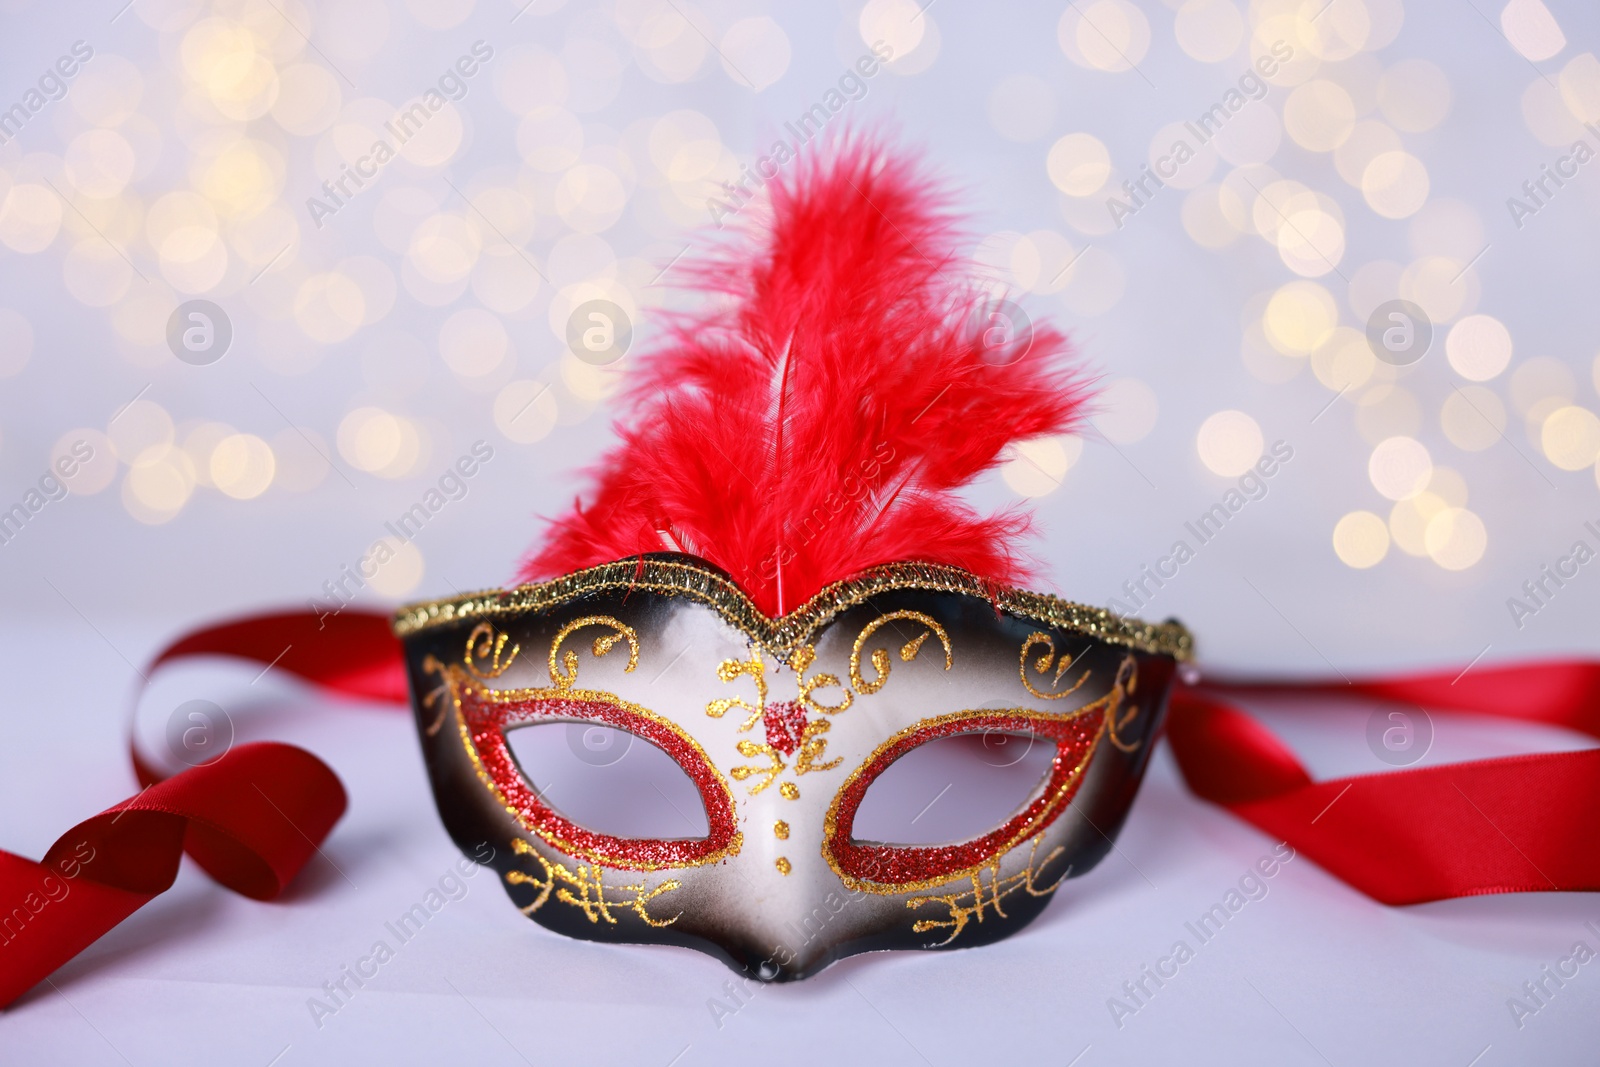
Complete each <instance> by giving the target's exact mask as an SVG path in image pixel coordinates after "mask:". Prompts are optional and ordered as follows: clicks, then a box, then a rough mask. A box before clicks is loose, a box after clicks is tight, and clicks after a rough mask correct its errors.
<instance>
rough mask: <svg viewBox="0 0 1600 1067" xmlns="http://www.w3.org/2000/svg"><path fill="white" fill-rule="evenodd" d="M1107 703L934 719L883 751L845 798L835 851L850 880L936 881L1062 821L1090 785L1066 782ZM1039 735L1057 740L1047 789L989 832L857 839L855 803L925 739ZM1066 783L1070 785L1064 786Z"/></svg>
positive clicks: (979, 863)
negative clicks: (947, 840)
mask: <svg viewBox="0 0 1600 1067" xmlns="http://www.w3.org/2000/svg"><path fill="white" fill-rule="evenodd" d="M1103 714H1104V713H1103V712H1102V711H1101V709H1098V708H1097V709H1095V710H1094V711H1092V712H1089V713H1087V714H1084V715H1075V716H1072V717H1070V718H1064V719H1063V718H1050V717H1042V716H1041V717H1035V716H1030V715H1019V714H1016V713H1014V712H995V713H993V714H990V715H974V716H971V717H962V718H959V719H952V720H948V721H946V722H942V723H935V724H933V725H930V726H928V727H925V728H924V729H921V730H918V731H916V732H915V733H912V734H909V735H907V736H905V737H903V738H901V739H900V740H899V741H897V742H895V743H894V744H892V745H888V746H886V747H885V748H883V749H882V750H880V751H879V752H878V753H877V754H876V755H875V756H874V757H873V758H872V760H871V761H870V762H869V763H867V764H866V765H865V766H863V767H862V768H861V770H860V771H859V772H857V774H856V775H855V776H854V778H853V779H852V780H851V781H850V782H848V783H847V784H846V785H845V787H844V790H843V791H842V792H841V793H840V796H839V807H838V815H837V816H836V820H835V823H834V827H833V836H832V838H831V839H830V840H829V842H828V844H829V851H830V852H831V853H832V854H833V857H834V861H835V862H836V863H837V864H838V867H839V870H841V871H843V872H844V873H845V874H846V875H848V876H850V877H851V878H855V879H859V880H861V881H864V882H876V883H878V884H880V885H907V884H910V883H926V882H937V881H941V880H944V879H948V878H950V877H952V876H954V875H956V874H959V873H960V872H962V871H967V870H972V869H974V868H977V867H982V866H985V865H986V864H988V863H989V862H991V861H992V860H994V859H995V858H996V857H998V856H999V855H1000V854H1001V853H1002V852H1004V851H1007V850H1009V849H1011V848H1013V847H1015V846H1016V845H1018V844H1020V843H1021V841H1022V840H1023V839H1024V838H1025V837H1031V836H1033V835H1034V834H1036V833H1038V832H1039V831H1041V830H1043V829H1045V828H1046V827H1047V826H1049V825H1050V824H1051V823H1053V822H1055V821H1056V819H1057V818H1058V817H1059V816H1060V815H1061V813H1062V812H1063V811H1065V810H1067V805H1068V804H1070V803H1072V798H1073V796H1074V795H1076V794H1077V792H1078V787H1079V786H1080V785H1082V784H1083V775H1081V774H1080V775H1079V776H1078V778H1077V780H1076V781H1073V782H1072V783H1071V784H1070V786H1068V785H1067V781H1068V779H1069V778H1070V777H1071V775H1072V772H1073V770H1074V769H1075V768H1076V767H1077V766H1078V765H1079V764H1080V763H1082V762H1083V760H1084V757H1085V756H1086V755H1087V754H1088V753H1089V752H1090V750H1091V749H1093V747H1094V744H1095V741H1096V740H1097V739H1098V738H1099V735H1100V726H1101V720H1102V718H1103ZM991 731H993V732H998V733H1025V734H1035V735H1037V736H1039V737H1042V738H1045V739H1046V740H1049V741H1054V742H1055V743H1056V755H1055V759H1054V761H1053V762H1052V764H1051V770H1050V780H1049V782H1048V783H1046V785H1045V788H1044V791H1043V792H1042V793H1040V794H1039V796H1038V797H1037V798H1036V799H1035V800H1034V801H1033V802H1032V803H1031V804H1029V805H1028V806H1027V807H1025V808H1023V809H1022V810H1021V811H1020V812H1018V813H1017V814H1016V815H1015V816H1013V817H1012V818H1011V820H1010V821H1009V822H1007V823H1005V824H1004V825H1003V826H1000V827H998V828H997V829H994V830H991V831H990V832H989V833H987V834H984V835H983V836H982V837H979V838H974V839H973V840H971V841H965V842H962V843H961V844H955V845H916V846H911V845H882V844H877V843H868V842H862V841H854V840H852V839H851V838H852V833H853V830H854V824H855V817H856V809H857V808H858V807H860V806H861V798H862V797H864V796H866V793H867V789H868V788H869V787H870V786H871V785H872V783H873V782H875V781H877V780H878V776H879V775H881V774H882V773H883V772H884V771H886V770H887V769H888V768H889V765H890V764H891V763H893V762H894V761H895V760H897V759H899V758H900V757H901V756H903V755H905V754H906V753H907V752H910V751H911V750H912V749H914V748H916V747H917V746H919V745H922V744H925V743H927V742H928V741H931V740H933V739H934V738H936V737H950V736H953V735H955V734H971V733H988V732H991ZM1063 786H1067V788H1065V789H1064V790H1063Z"/></svg>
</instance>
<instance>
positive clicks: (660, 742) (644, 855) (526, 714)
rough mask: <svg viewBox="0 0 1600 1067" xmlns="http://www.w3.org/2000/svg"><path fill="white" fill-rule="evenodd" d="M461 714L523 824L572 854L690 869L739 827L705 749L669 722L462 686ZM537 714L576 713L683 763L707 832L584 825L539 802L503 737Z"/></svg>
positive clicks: (716, 854)
mask: <svg viewBox="0 0 1600 1067" xmlns="http://www.w3.org/2000/svg"><path fill="white" fill-rule="evenodd" d="M461 713H462V715H463V717H464V718H465V720H466V723H467V730H468V732H469V733H470V734H471V736H472V743H473V745H474V746H475V747H476V748H477V750H478V758H479V759H480V760H482V762H483V766H484V768H485V769H486V770H487V771H488V773H489V777H490V778H491V779H492V780H493V781H494V784H495V786H496V788H498V789H499V790H500V794H501V795H502V796H503V797H505V799H506V802H507V803H509V804H510V805H511V806H512V807H514V808H515V809H516V810H517V812H518V813H519V814H520V815H521V817H522V818H523V820H524V822H525V824H526V825H528V826H530V827H531V828H532V829H533V830H534V832H536V833H537V834H539V836H540V837H543V838H544V839H545V840H547V841H549V842H550V843H551V844H553V845H555V846H556V847H557V848H560V849H562V850H563V851H565V852H568V853H570V854H572V855H575V856H581V857H583V858H585V859H588V860H589V861H590V862H593V863H599V864H600V865H602V866H605V867H614V868H617V869H619V870H629V871H633V870H660V869H663V868H673V867H693V866H696V865H698V864H701V863H706V862H710V861H712V860H715V859H718V858H720V857H721V856H722V855H723V854H724V853H725V852H727V851H728V850H729V848H730V846H731V845H732V844H733V843H734V839H735V837H736V836H737V834H738V828H737V826H736V825H735V823H734V817H733V797H732V795H731V794H730V793H729V791H728V787H727V784H726V783H725V782H724V781H723V780H722V778H721V776H720V775H718V774H717V771H716V769H715V768H714V767H712V766H711V764H710V762H709V761H708V760H707V759H706V757H705V754H704V753H703V752H701V751H699V750H698V749H697V748H695V747H694V745H693V744H692V743H691V742H689V741H688V740H687V739H686V738H685V737H684V735H682V734H680V733H678V732H677V731H675V730H674V729H672V727H671V726H669V725H667V724H665V723H663V722H660V721H658V720H655V719H650V718H647V717H645V716H643V715H640V714H638V713H637V712H634V711H631V710H629V709H628V708H625V707H621V706H619V705H616V704H611V703H607V702H605V701H599V700H576V699H571V698H567V697H552V698H548V699H541V700H522V701H504V702H501V701H487V700H483V699H481V698H479V697H478V696H477V694H476V692H475V691H473V690H471V689H468V690H466V691H465V692H463V693H462V694H461ZM540 719H580V720H584V721H592V722H602V723H605V724H606V725H608V726H614V727H616V728H617V729H619V730H626V731H628V732H629V733H631V734H635V735H637V736H639V737H642V738H644V739H645V740H646V741H649V742H650V743H652V744H654V745H657V746H658V747H660V748H661V749H662V750H663V751H665V752H666V753H667V755H669V756H671V757H672V758H673V759H674V760H676V761H677V763H678V766H680V767H682V768H683V769H684V772H685V773H687V774H688V775H689V777H690V779H691V780H693V782H694V784H695V787H696V788H697V789H698V790H699V791H700V800H701V803H703V804H704V805H705V809H706V821H707V822H708V823H709V825H710V827H711V832H710V834H709V835H708V836H706V837H702V838H693V839H666V838H630V837H615V836H613V835H611V834H601V833H596V832H594V831H593V830H588V829H585V828H584V827H582V826H579V825H578V824H577V823H574V822H573V821H571V820H570V819H568V818H567V817H566V816H564V815H562V814H561V813H560V812H559V811H557V810H556V809H555V808H553V807H551V806H550V805H549V804H546V803H545V802H544V801H543V800H542V799H541V798H540V796H539V794H538V793H537V792H536V791H535V790H534V789H533V787H532V785H531V784H530V783H529V782H528V780H527V779H526V778H524V777H523V775H522V771H521V769H520V768H519V767H518V766H517V762H516V760H515V759H514V758H513V757H512V755H511V746H510V745H509V744H508V743H507V742H506V734H505V731H506V729H507V727H511V726H519V725H522V724H524V723H529V722H537V721H539V720H540Z"/></svg>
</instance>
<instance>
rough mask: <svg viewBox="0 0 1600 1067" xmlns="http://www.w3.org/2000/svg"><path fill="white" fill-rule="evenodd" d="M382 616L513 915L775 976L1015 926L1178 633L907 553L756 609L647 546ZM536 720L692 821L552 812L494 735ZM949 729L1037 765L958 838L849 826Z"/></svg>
mask: <svg viewBox="0 0 1600 1067" xmlns="http://www.w3.org/2000/svg"><path fill="white" fill-rule="evenodd" d="M396 629H397V631H398V632H399V633H400V634H401V635H402V637H403V640H404V643H405V649H406V661H407V666H408V669H409V672H410V678H411V685H412V692H413V693H414V705H415V711H416V715H417V725H418V729H419V731H420V733H421V737H422V745H423V751H424V753H425V755H426V757H427V762H428V770H429V775H430V777H431V779H432V782H433V788H434V794H435V797H436V799H437V801H438V806H439V811H440V814H441V816H442V817H443V819H444V822H445V825H446V827H447V828H448V829H449V831H450V833H451V835H452V837H454V839H455V840H456V842H457V844H458V845H460V847H461V848H462V849H463V850H464V851H466V852H468V853H471V852H472V851H473V850H474V849H475V848H476V847H477V845H478V844H479V843H480V842H483V841H488V842H490V843H491V844H493V845H495V846H496V851H495V857H496V858H495V860H494V863H493V865H494V866H495V868H496V869H497V870H498V871H499V873H500V875H501V878H502V879H503V881H504V883H505V887H506V890H507V892H508V893H509V894H510V896H511V899H512V900H513V901H514V902H515V903H516V905H517V906H518V907H519V908H520V909H521V910H522V911H523V912H524V913H525V914H527V915H528V916H529V917H530V918H532V919H534V920H535V921H537V922H539V923H541V924H543V925H544V926H547V927H549V928H550V929H552V930H556V931H558V932H560V933H564V934H569V935H572V936H575V937H584V938H590V939H593V940H599V941H633V942H659V943H665V944H675V945H687V946H690V947H693V948H698V949H701V950H703V951H706V952H710V953H713V954H715V955H718V956H720V957H722V958H723V959H725V960H727V961H728V962H729V963H731V964H732V965H733V966H735V967H736V968H738V969H740V970H742V971H746V972H748V973H750V974H752V975H755V976H757V977H760V978H763V979H779V980H782V979H793V978H802V977H805V976H806V975H808V974H811V973H814V972H815V971H817V970H819V969H821V968H822V967H824V966H825V965H827V964H828V963H829V962H830V961H832V960H834V959H837V958H840V957H842V956H846V955H850V954H853V953H856V952H865V951H870V950H873V949H886V948H946V947H966V946H969V945H979V944H984V943H987V942H990V941H993V940H996V939H997V938H1000V937H1004V936H1006V935H1007V934H1010V933H1012V932H1013V931H1015V930H1017V929H1018V928H1020V927H1021V926H1023V925H1025V924H1026V923H1027V922H1028V921H1029V920H1031V919H1032V918H1033V917H1034V916H1035V915H1037V914H1038V913H1039V911H1040V910H1041V909H1042V908H1043V907H1044V906H1045V903H1046V901H1047V900H1048V898H1049V896H1050V895H1051V893H1053V892H1054V891H1055V889H1056V887H1057V885H1058V884H1059V883H1060V882H1061V880H1062V879H1063V878H1065V877H1067V876H1069V875H1072V874H1081V873H1083V872H1084V871H1087V870H1088V869H1090V868H1091V867H1093V866H1094V864H1095V863H1096V862H1097V861H1098V860H1099V859H1100V858H1101V857H1102V856H1103V855H1105V853H1106V852H1107V851H1108V850H1109V848H1110V846H1111V841H1112V838H1113V837H1114V836H1115V834H1116V833H1117V830H1118V828H1119V827H1120V826H1121V824H1122V820H1123V818H1124V817H1125V816H1126V814H1127V811H1128V806H1129V804H1130V802H1131V801H1132V799H1133V795H1134V792H1135V790H1136V789H1137V788H1138V785H1139V780H1140V778H1141V776H1142V775H1143V773H1144V768H1145V763H1146V761H1147V759H1148V757H1149V754H1150V748H1151V743H1152V742H1153V740H1154V739H1155V736H1156V732H1157V729H1158V727H1159V724H1160V721H1161V715H1162V712H1163V710H1164V706H1165V701H1166V695H1167V691H1168V688H1169V684H1170V682H1171V680H1172V676H1173V670H1174V664H1175V661H1176V659H1177V658H1179V657H1182V656H1184V655H1186V654H1187V652H1188V649H1189V640H1188V636H1187V634H1185V633H1184V631H1183V630H1182V629H1181V628H1180V627H1178V626H1176V625H1175V624H1168V625H1166V626H1146V625H1142V624H1138V623H1133V622H1128V621H1124V620H1120V619H1117V618H1116V617H1114V616H1111V615H1109V614H1108V613H1106V612H1103V611H1098V610H1095V609H1091V608H1085V607H1080V606H1078V605H1073V604H1068V603H1065V602H1063V601H1060V600H1057V599H1055V598H1053V597H1046V596H1038V595H1034V594H1029V593H1016V592H1001V593H999V594H997V595H991V594H990V593H989V592H987V591H986V590H985V589H984V588H983V586H982V585H981V583H980V582H978V581H977V580H976V579H975V578H973V577H972V576H971V575H970V574H968V573H966V572H963V571H960V570H956V569H954V568H950V567H937V566H928V565H916V564H900V565H893V566H886V567H881V568H877V569H874V570H871V571H869V572H867V573H865V574H863V575H861V576H859V577H857V578H854V579H851V580H848V581H845V582H842V583H839V584H836V585H832V586H829V587H828V588H826V589H824V590H823V591H822V592H821V593H819V594H818V595H816V596H815V597H813V598H811V600H809V601H808V602H807V603H806V604H804V605H802V606H801V607H799V608H796V609H795V610H794V611H791V612H789V613H788V614H786V615H784V616H782V617H781V618H777V619H772V618H769V617H767V616H766V615H764V614H762V613H761V611H760V610H759V609H757V608H756V606H755V605H754V604H753V603H752V602H751V601H750V600H749V598H748V597H746V596H745V595H744V594H743V593H742V592H741V591H740V590H739V588H738V587H737V586H736V585H734V584H733V583H732V582H731V581H729V580H728V578H727V577H726V576H725V575H723V574H721V573H720V572H718V571H717V570H716V569H715V568H713V567H710V566H708V565H706V564H705V563H703V562H700V561H697V560H694V559H691V558H689V557H685V556H671V555H656V556H651V557H647V558H644V559H635V560H628V561H623V562H619V563H613V564H610V565H605V566H599V567H594V568H590V569H587V570H583V571H579V572H577V573H575V574H572V575H569V576H567V577H565V578H561V579H557V580H555V581H551V582H547V583H544V584H539V585H528V586H523V587H521V588H518V589H514V590H511V591H508V592H505V593H486V594H479V595H475V596H468V597H462V598H458V599H455V600H450V601H445V602H440V603H432V604H424V605H418V606H416V607H412V608H409V609H406V610H405V611H403V612H402V613H401V614H400V615H399V617H398V620H397V623H396ZM554 722H567V723H591V724H592V723H603V724H606V725H608V726H610V727H613V728H616V729H620V730H623V731H627V732H629V733H631V734H633V735H635V736H636V737H637V738H638V739H641V740H643V741H646V742H649V743H651V744H653V745H655V746H657V747H659V748H660V749H662V750H664V751H665V752H666V753H668V754H669V755H670V756H671V757H672V758H673V759H674V760H675V761H676V762H677V763H678V764H679V766H680V767H681V768H682V769H683V771H684V772H685V773H686V774H687V775H688V776H689V778H690V779H691V780H692V781H693V782H694V783H695V786H696V788H697V791H698V793H699V798H700V802H701V804H702V805H703V808H704V815H705V820H706V824H707V825H708V826H709V833H708V834H706V835H705V836H704V837H699V838H694V839H638V838H622V837H616V836H611V835H608V834H605V833H599V832H596V831H594V830H592V829H590V828H587V827H585V826H582V825H579V824H577V823H576V822H574V821H573V820H572V819H570V818H568V817H567V816H566V815H565V814H563V812H562V811H561V810H560V808H559V806H558V805H557V804H555V803H552V802H550V801H547V800H546V799H545V798H544V797H543V796H542V787H543V786H544V785H546V784H548V783H541V782H539V781H536V780H533V779H531V778H530V777H529V776H528V775H527V774H525V773H524V771H523V769H522V768H521V767H519V765H518V762H517V760H516V759H515V758H514V757H513V754H512V751H511V748H510V745H509V744H508V734H509V733H510V732H511V731H513V730H516V729H518V728H521V727H527V726H531V725H534V724H548V723H554ZM957 735H968V736H974V737H984V736H988V737H990V738H993V737H994V736H995V735H1007V736H1011V737H1015V738H1018V739H1019V740H1023V741H1025V742H1026V743H1032V744H1039V745H1044V746H1048V751H1049V752H1050V753H1051V758H1050V762H1049V770H1048V773H1047V774H1046V775H1045V776H1044V778H1043V780H1041V781H1040V782H1038V783H1037V785H1036V786H1035V788H1034V789H1033V791H1032V793H1031V795H1029V796H1028V798H1027V799H1026V801H1025V802H1024V803H1023V804H1022V805H1021V806H1020V807H1019V808H1018V810H1016V811H1015V812H1014V813H1013V814H1012V815H1011V816H1010V817H1009V818H1008V819H1006V820H1004V821H1003V822H1001V823H1000V824H999V825H996V826H994V827H992V828H991V829H989V830H988V831H987V832H985V833H982V834H981V835H978V836H975V837H972V838H970V839H968V840H963V841H955V842H950V843H947V844H940V845H906V844H897V843H894V842H878V841H864V840H860V839H858V838H857V836H856V835H855V834H854V833H853V826H854V823H855V819H856V815H857V811H858V809H859V807H860V805H861V802H862V799H863V797H864V796H865V795H866V793H867V791H868V790H869V789H870V788H871V787H872V785H873V783H874V782H875V781H876V780H877V779H878V778H879V776H880V775H882V774H883V773H884V771H885V770H886V769H887V768H888V767H889V766H890V765H891V764H893V763H894V762H895V761H896V760H897V759H899V758H901V757H902V756H904V755H906V754H907V753H909V752H911V751H913V750H915V749H917V748H919V747H920V746H922V745H925V744H928V743H930V742H932V741H935V740H936V739H940V738H946V737H952V736H957ZM502 846H508V847H502Z"/></svg>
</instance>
